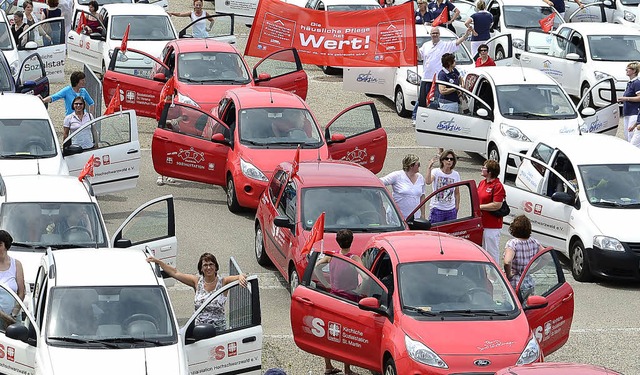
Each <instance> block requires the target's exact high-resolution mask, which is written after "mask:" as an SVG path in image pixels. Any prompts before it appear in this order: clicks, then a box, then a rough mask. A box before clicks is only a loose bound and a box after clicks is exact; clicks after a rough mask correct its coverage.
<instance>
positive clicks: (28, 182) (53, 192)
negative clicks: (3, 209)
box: [2, 175, 92, 203]
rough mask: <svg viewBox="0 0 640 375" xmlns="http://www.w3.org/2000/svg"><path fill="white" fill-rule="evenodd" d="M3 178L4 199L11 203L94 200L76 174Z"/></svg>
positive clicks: (84, 201)
mask: <svg viewBox="0 0 640 375" xmlns="http://www.w3.org/2000/svg"><path fill="white" fill-rule="evenodd" d="M2 180H3V181H4V185H5V187H6V194H5V197H4V198H5V199H4V201H5V202H9V203H13V202H75V203H80V202H82V203H90V202H92V199H91V198H92V197H91V194H90V193H89V191H88V190H87V188H86V187H85V184H84V183H82V182H80V181H78V178H77V177H74V176H55V175H18V176H4V177H2ZM43 186H46V188H43Z"/></svg>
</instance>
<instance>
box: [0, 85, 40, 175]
mask: <svg viewBox="0 0 640 375" xmlns="http://www.w3.org/2000/svg"><path fill="white" fill-rule="evenodd" d="M26 108H28V110H25V109H26ZM0 119H46V120H49V121H51V118H50V117H49V112H47V109H46V108H45V106H44V104H43V103H42V100H41V99H40V98H38V97H37V96H35V95H25V94H17V93H6V94H3V95H1V96H0ZM0 172H2V171H0Z"/></svg>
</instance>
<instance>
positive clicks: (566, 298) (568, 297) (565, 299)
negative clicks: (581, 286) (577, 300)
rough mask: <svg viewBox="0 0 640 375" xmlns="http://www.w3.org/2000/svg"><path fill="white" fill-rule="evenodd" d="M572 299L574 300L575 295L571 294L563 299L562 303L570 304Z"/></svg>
mask: <svg viewBox="0 0 640 375" xmlns="http://www.w3.org/2000/svg"><path fill="white" fill-rule="evenodd" d="M571 298H573V293H569V294H568V295H566V296H565V297H564V298H563V299H562V302H563V303H564V302H568V301H569V300H570V299H571Z"/></svg>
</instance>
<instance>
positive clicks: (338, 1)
mask: <svg viewBox="0 0 640 375" xmlns="http://www.w3.org/2000/svg"><path fill="white" fill-rule="evenodd" d="M322 2H323V3H324V6H325V7H327V6H332V5H378V6H380V3H379V2H377V1H376V0H322Z"/></svg>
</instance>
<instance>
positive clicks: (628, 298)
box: [49, 0, 640, 374]
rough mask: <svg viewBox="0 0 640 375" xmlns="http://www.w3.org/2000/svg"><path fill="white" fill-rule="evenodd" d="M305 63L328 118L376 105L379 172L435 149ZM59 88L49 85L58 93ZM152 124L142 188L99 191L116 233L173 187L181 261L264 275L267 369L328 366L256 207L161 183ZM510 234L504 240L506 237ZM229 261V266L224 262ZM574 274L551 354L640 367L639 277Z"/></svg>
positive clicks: (59, 109)
mask: <svg viewBox="0 0 640 375" xmlns="http://www.w3.org/2000/svg"><path fill="white" fill-rule="evenodd" d="M212 8H213V7H212V4H211V3H210V2H207V3H205V9H207V10H212ZM190 9H191V2H190V1H188V0H172V2H171V4H170V10H172V11H187V10H190ZM173 20H174V22H175V24H176V27H177V28H178V29H179V28H180V26H181V25H186V24H187V18H175V17H174V18H173ZM248 32H249V29H248V28H247V27H245V26H244V24H241V23H238V24H237V29H236V34H237V37H238V46H239V48H240V50H241V51H242V50H243V49H244V43H245V42H246V38H247V36H248ZM248 60H249V62H250V65H252V64H253V63H255V62H257V59H255V58H249V59H248ZM78 68H80V66H79V65H78V64H76V63H74V62H70V61H67V64H66V67H65V70H66V74H67V77H68V75H69V74H70V73H71V72H72V71H73V70H76V69H78ZM306 68H307V73H308V75H309V79H310V87H309V94H308V98H307V101H308V102H309V105H310V106H311V108H312V109H313V110H314V111H315V114H316V116H317V119H318V120H319V122H320V123H321V124H324V123H326V122H328V121H329V120H330V119H331V118H332V117H333V115H335V114H336V113H338V112H339V111H340V110H341V109H343V108H346V107H347V106H349V105H352V104H355V103H358V102H361V101H367V100H373V101H374V102H375V103H376V106H377V108H378V111H379V112H380V116H381V119H382V123H383V126H384V128H385V129H386V130H387V132H388V135H389V152H388V155H387V159H386V161H385V167H384V170H383V172H382V173H381V175H383V174H386V173H388V172H391V171H393V170H396V169H399V167H400V166H401V159H402V157H403V156H404V155H405V154H406V153H410V152H411V153H416V154H417V155H419V156H420V157H421V159H422V160H423V161H426V160H428V159H430V158H431V156H433V155H434V154H435V150H434V149H428V148H421V147H418V146H417V145H416V142H415V135H414V130H413V128H412V126H411V121H410V120H409V119H404V118H400V117H398V116H396V114H395V112H394V110H393V108H392V103H391V102H390V101H388V100H386V99H380V98H373V99H372V98H367V97H366V96H364V95H362V94H356V93H349V92H344V91H342V83H341V79H340V78H339V77H334V76H325V75H324V74H323V73H322V72H321V70H320V69H319V68H318V67H315V66H307V67H306ZM65 84H66V83H65ZM62 86H63V85H62V84H55V85H52V92H55V91H56V90H58V89H60V88H61V87H62ZM94 99H95V98H94ZM103 108H104V106H103ZM49 112H50V114H51V117H52V119H53V121H54V123H55V124H56V127H57V130H58V131H59V133H61V132H62V120H63V118H64V116H63V115H64V110H63V105H62V104H61V103H54V104H52V105H50V107H49ZM154 127H155V124H154V122H153V121H152V120H149V119H139V130H140V142H141V145H142V148H143V153H142V167H141V177H140V180H139V182H138V188H137V189H135V190H132V191H127V192H123V193H119V194H113V195H106V196H102V197H100V198H99V202H100V205H101V209H102V212H103V213H104V215H105V220H106V221H107V225H108V227H109V231H110V233H113V232H114V231H115V229H116V227H117V226H118V225H119V224H120V222H121V221H122V220H124V219H125V218H126V217H127V216H128V214H129V213H130V212H131V211H132V210H133V209H135V208H136V207H137V206H138V205H140V204H142V203H144V202H146V201H148V200H150V199H152V198H155V197H158V196H161V195H165V194H172V195H173V196H174V197H175V202H176V215H177V217H176V223H177V236H178V241H179V255H178V267H179V269H180V270H181V271H183V272H193V273H195V272H196V268H195V265H196V262H197V259H198V257H199V255H200V254H201V253H203V252H205V251H208V252H212V253H214V254H215V255H216V256H217V257H218V259H219V261H220V263H221V265H223V264H227V260H228V259H229V257H231V256H233V257H235V258H236V260H237V261H238V263H239V264H240V266H241V267H242V268H243V271H244V272H247V273H250V274H257V275H258V276H259V278H260V286H261V306H262V317H263V328H264V347H263V369H267V368H271V367H281V368H284V369H285V370H286V371H287V373H288V374H321V373H322V372H323V361H322V359H321V358H319V357H315V356H312V355H309V354H307V353H305V352H302V351H301V350H299V349H297V347H296V346H295V344H294V342H293V337H292V334H291V327H290V323H289V299H290V295H289V292H288V291H287V290H286V288H285V284H284V280H283V279H282V278H281V277H280V276H279V274H278V272H277V271H276V270H275V269H274V268H263V267H261V266H259V265H258V263H257V262H256V260H255V257H254V250H253V241H254V233H253V216H254V213H252V212H247V213H245V214H240V215H235V214H231V213H230V212H229V211H228V210H227V207H226V203H225V194H224V191H223V189H222V188H219V187H213V186H208V185H203V184H198V183H192V182H187V181H178V182H176V183H175V184H169V185H165V186H157V185H156V183H155V182H156V177H157V174H156V173H155V171H154V170H153V166H152V161H151V153H150V145H151V137H152V134H153V129H154ZM460 156H461V157H460V160H459V162H458V166H457V170H458V171H459V172H460V174H461V176H462V178H463V179H475V180H476V181H479V180H480V178H481V177H480V166H481V164H482V162H483V159H482V158H481V157H480V156H478V155H469V154H466V153H462V154H461V155H460ZM505 241H506V239H503V243H504V242H505ZM222 268H223V271H224V270H225V269H226V268H227V266H222ZM567 278H568V280H569V282H570V283H571V285H572V286H573V288H574V291H575V314H574V319H573V325H572V329H571V335H570V338H569V341H568V343H567V344H566V345H565V346H564V347H563V348H561V349H560V350H558V351H557V352H556V353H554V354H553V355H551V356H549V357H548V358H546V360H548V361H562V362H580V363H590V364H596V365H602V366H606V367H610V368H612V369H614V370H617V371H620V372H622V373H625V374H640V361H638V352H640V319H639V317H640V313H639V311H640V298H638V295H639V292H640V284H637V283H636V284H629V283H614V282H594V283H578V282H575V281H573V278H572V277H571V274H570V272H568V273H567ZM170 295H171V299H172V303H173V305H174V307H175V309H176V312H177V314H178V318H179V320H180V321H185V320H186V319H187V318H188V317H189V316H190V315H191V314H192V312H193V292H192V291H191V290H190V289H188V288H186V287H184V286H182V285H176V286H174V287H172V288H171V290H170ZM460 339H464V338H460ZM360 372H361V373H362V372H363V371H362V370H361V371H360Z"/></svg>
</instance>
